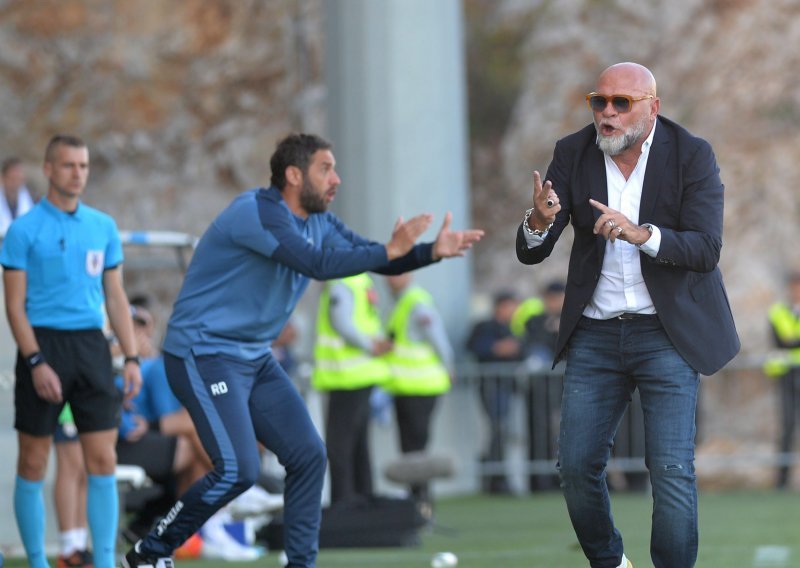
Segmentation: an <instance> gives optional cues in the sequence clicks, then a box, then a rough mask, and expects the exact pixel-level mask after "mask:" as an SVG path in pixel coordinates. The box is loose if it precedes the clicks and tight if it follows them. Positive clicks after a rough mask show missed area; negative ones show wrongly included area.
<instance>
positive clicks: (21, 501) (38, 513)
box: [14, 475, 50, 568]
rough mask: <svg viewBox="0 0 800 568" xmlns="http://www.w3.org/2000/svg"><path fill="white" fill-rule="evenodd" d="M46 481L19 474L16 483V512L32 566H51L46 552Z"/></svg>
mask: <svg viewBox="0 0 800 568" xmlns="http://www.w3.org/2000/svg"><path fill="white" fill-rule="evenodd" d="M43 485H44V481H41V480H40V481H29V480H27V479H24V478H22V477H20V476H19V475H17V481H16V483H15V484H14V514H15V515H16V517H17V527H19V535H20V537H22V544H23V545H24V546H25V554H27V555H28V564H29V565H30V566H31V568H49V566H50V565H49V564H48V563H47V557H46V556H45V554H44V497H43V495H42V486H43Z"/></svg>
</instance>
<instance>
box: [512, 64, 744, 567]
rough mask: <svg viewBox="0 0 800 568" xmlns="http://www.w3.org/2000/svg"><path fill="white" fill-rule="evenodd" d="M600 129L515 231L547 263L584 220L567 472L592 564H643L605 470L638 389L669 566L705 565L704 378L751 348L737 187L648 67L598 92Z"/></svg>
mask: <svg viewBox="0 0 800 568" xmlns="http://www.w3.org/2000/svg"><path fill="white" fill-rule="evenodd" d="M586 101H587V103H588V104H589V108H590V109H591V111H592V116H593V119H594V121H593V124H590V125H588V126H586V127H585V128H583V129H582V130H580V131H578V132H576V133H574V134H571V135H570V136H567V137H566V138H563V139H561V140H559V141H558V143H557V144H556V148H555V151H554V154H553V160H552V162H551V163H550V166H549V167H548V170H547V175H546V176H545V180H546V181H545V182H544V183H542V179H541V178H540V176H539V173H538V172H534V189H533V206H532V207H531V208H530V209H528V210H527V212H526V215H525V219H524V221H523V222H522V223H521V224H520V226H519V228H518V230H517V245H516V249H517V258H518V259H519V260H520V261H521V262H523V263H524V264H538V263H540V262H542V261H543V260H544V259H545V258H547V257H548V256H549V255H550V253H551V252H552V251H553V247H554V245H555V243H556V241H557V240H558V238H559V236H560V234H561V232H562V231H563V230H564V229H565V228H566V226H567V224H572V227H573V230H574V241H573V245H572V253H571V255H570V260H569V274H568V276H567V286H566V291H565V298H564V307H563V310H562V313H561V322H560V325H559V335H558V340H557V343H556V349H555V360H556V361H558V360H561V359H566V362H567V366H566V371H565V375H564V389H563V398H562V403H561V429H560V434H559V453H558V459H559V473H560V475H561V481H562V488H563V491H564V497H565V499H566V502H567V509H568V510H569V514H570V518H571V520H572V525H573V528H574V529H575V533H576V535H577V536H578V540H579V541H580V544H581V547H582V548H583V552H584V554H585V555H586V557H587V558H588V559H589V562H590V564H591V566H592V568H630V567H631V566H632V565H631V563H630V561H629V560H628V559H627V558H626V557H625V554H624V549H623V543H622V535H621V534H620V532H619V531H618V530H617V528H616V527H615V526H614V521H613V518H612V516H611V510H610V499H609V495H608V486H607V484H606V471H605V469H606V464H607V462H608V459H609V454H610V452H611V447H612V445H613V440H614V435H615V433H616V430H617V427H618V425H619V423H620V420H621V418H622V415H623V413H624V412H625V409H626V408H627V406H628V403H629V402H630V400H631V395H632V393H633V391H634V389H638V390H639V395H640V398H641V401H642V409H643V411H644V430H645V444H646V448H645V464H646V465H647V468H648V469H649V472H650V481H651V484H652V487H653V498H654V504H653V521H652V522H653V526H652V533H651V539H650V556H651V559H652V561H653V565H654V566H655V567H656V568H674V567H676V566H680V567H681V568H691V567H692V566H694V565H695V562H696V560H697V549H698V531H697V488H696V480H695V474H694V438H695V410H696V406H697V393H698V388H699V374H700V373H702V374H705V375H709V374H713V373H715V372H716V371H718V370H719V369H720V368H722V366H723V365H725V364H726V363H727V362H728V361H730V359H732V358H733V356H734V355H735V354H736V353H737V352H738V350H739V338H738V335H737V333H736V327H735V325H734V321H733V316H732V315H731V309H730V306H729V304H728V298H727V295H726V293H725V287H724V285H723V282H722V275H721V273H720V271H719V268H718V266H717V265H718V263H719V257H720V250H721V248H722V210H723V193H724V186H723V185H722V182H721V181H720V177H719V168H718V167H717V163H716V159H715V158H714V153H713V151H712V149H711V146H710V145H709V144H708V142H706V141H705V140H703V139H701V138H697V137H695V136H693V135H691V134H690V133H689V132H687V131H686V130H685V129H684V128H682V127H681V126H679V125H678V124H676V123H674V122H672V121H671V120H668V119H666V118H664V117H662V116H660V115H659V109H660V99H659V98H658V96H657V94H656V81H655V78H654V77H653V74H652V73H651V72H650V70H649V69H647V68H646V67H643V66H642V65H639V64H636V63H618V64H616V65H612V66H611V67H609V68H608V69H606V70H605V71H603V72H602V73H601V74H600V76H599V78H598V80H597V85H596V88H595V91H593V92H591V93H589V94H588V95H586Z"/></svg>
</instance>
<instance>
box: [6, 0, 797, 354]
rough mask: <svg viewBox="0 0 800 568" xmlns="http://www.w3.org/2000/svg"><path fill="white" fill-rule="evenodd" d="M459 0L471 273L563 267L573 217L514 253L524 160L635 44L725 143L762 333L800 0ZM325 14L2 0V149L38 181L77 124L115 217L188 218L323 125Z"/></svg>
mask: <svg viewBox="0 0 800 568" xmlns="http://www.w3.org/2000/svg"><path fill="white" fill-rule="evenodd" d="M465 13H466V14H467V18H468V27H467V29H468V30H470V32H469V34H468V37H467V40H468V50H469V51H468V54H469V57H468V62H469V64H470V77H471V82H470V102H471V105H472V107H473V109H472V111H471V116H472V119H473V120H472V124H471V130H472V132H473V142H472V166H473V210H474V211H475V224H476V225H478V226H482V227H485V228H486V229H487V230H488V232H489V235H488V238H487V239H486V240H485V241H484V242H482V243H481V245H480V246H479V247H477V248H476V250H475V252H474V255H475V259H476V267H477V273H476V278H475V286H476V290H477V291H478V292H484V293H489V292H491V291H492V290H493V289H495V288H497V287H500V286H508V285H509V284H511V285H513V286H516V287H517V288H518V289H519V291H520V292H523V293H526V294H533V293H535V292H536V291H537V288H538V286H539V285H540V284H542V283H543V282H545V281H546V280H547V279H549V278H551V277H556V276H562V275H563V274H565V272H566V258H567V255H568V250H569V242H568V241H569V235H565V238H564V239H563V241H564V242H562V243H560V244H559V246H558V247H557V249H556V251H555V252H554V258H551V259H550V260H549V261H548V262H547V263H545V264H544V265H543V266H542V268H541V269H537V270H531V269H529V268H526V267H523V266H522V265H520V264H518V263H517V261H516V260H515V258H514V254H513V239H514V231H515V227H516V225H517V224H518V222H519V219H520V216H521V212H522V211H524V209H525V208H526V207H527V204H528V202H529V200H530V191H531V190H530V176H531V171H532V170H533V169H536V168H538V169H541V170H544V169H545V168H546V167H547V164H548V162H549V159H550V156H551V152H552V148H553V144H554V142H555V140H556V139H558V138H559V137H561V136H563V135H565V134H567V133H569V132H572V131H573V130H575V129H577V128H579V127H580V126H582V125H584V124H586V123H587V122H588V121H589V120H590V115H589V113H588V111H587V110H586V108H585V104H584V102H583V94H584V93H585V92H586V91H587V90H589V89H591V87H592V85H593V82H594V79H595V77H596V75H597V73H598V72H599V71H600V70H601V69H602V68H604V67H605V66H607V65H608V64H611V63H613V62H616V61H621V60H628V59H632V60H636V61H639V62H641V63H643V64H645V65H647V66H649V67H650V68H651V69H652V70H653V72H654V73H655V75H656V78H657V79H658V82H659V94H660V96H661V97H662V113H663V114H664V115H665V116H668V117H671V118H673V119H675V120H678V121H679V122H681V123H682V124H684V125H685V126H686V127H687V128H689V129H690V130H692V131H693V132H695V133H697V134H698V135H700V136H703V137H705V138H707V139H708V140H709V141H710V142H711V143H712V145H713V146H714V148H715V150H716V153H717V158H718V161H719V164H720V168H721V172H722V177H723V181H724V182H725V183H726V193H727V201H726V211H725V222H726V234H725V246H724V249H723V258H722V268H723V270H724V273H725V275H726V280H727V284H728V288H729V293H730V296H731V301H732V304H733V307H734V312H735V315H736V318H737V321H738V322H739V329H740V332H741V334H742V337H743V340H744V342H743V343H744V346H743V349H744V351H745V352H746V353H756V352H759V351H762V350H763V349H764V348H765V347H766V337H767V336H766V333H765V325H764V311H765V308H766V306H767V305H768V304H769V303H770V302H771V301H773V300H774V299H775V298H777V297H779V296H780V294H781V291H782V290H781V287H782V286H781V275H782V274H783V272H784V270H785V267H787V266H795V267H798V266H800V254H798V252H797V248H796V246H794V240H795V239H794V235H795V232H796V228H797V225H798V218H799V217H800V206H799V205H798V203H800V199H798V191H797V190H796V189H795V188H794V184H795V182H796V180H797V179H800V175H799V174H800V171H798V170H800V166H799V165H798V160H797V157H796V156H797V148H796V146H797V141H796V135H794V133H795V124H796V122H797V119H798V118H800V95H799V94H798V93H800V88H798V87H799V85H798V83H800V74H798V73H797V72H796V71H797V69H798V68H799V67H800V61H798V60H799V59H800V52H798V50H795V49H787V47H788V46H793V45H795V44H796V43H797V42H798V40H800V18H798V17H797V16H798V15H800V6H799V5H798V4H797V3H796V2H792V1H790V0H775V1H772V0H752V1H744V0H740V1H735V2H733V1H732V2H721V1H719V2H707V1H701V0H676V1H675V2H637V3H613V2H612V3H609V2H603V3H598V2H593V1H589V0H567V1H564V2H541V1H536V0H505V1H503V2H484V1H480V0H467V1H466V2H465ZM323 18H324V9H323V5H322V3H320V2H318V1H312V0H305V1H292V0H278V1H274V2H269V3H265V2H261V1H258V0H241V1H233V0H186V1H184V2H158V1H157V0H143V1H133V0H124V1H120V2H113V3H109V2H104V1H102V0H63V1H54V0H53V1H47V0H38V1H36V2H23V1H13V0H6V1H0V21H2V27H0V101H2V118H0V120H2V134H3V135H2V136H0V156H7V155H10V154H18V155H21V156H22V157H23V158H24V159H26V160H27V161H28V162H29V163H30V164H32V165H35V166H36V167H32V168H31V170H32V171H34V170H36V171H35V172H34V179H33V183H34V185H35V186H37V187H38V188H39V189H40V190H42V189H43V188H44V181H43V180H42V179H41V177H40V176H39V175H38V164H39V163H40V161H41V153H42V148H43V146H44V144H45V143H46V141H47V139H48V138H49V137H50V135H51V134H53V133H55V132H63V131H70V132H75V133H80V135H81V136H83V137H85V138H86V140H87V141H88V142H89V144H90V147H91V150H92V177H91V181H90V188H89V190H88V194H87V200H88V201H90V202H91V203H92V204H94V205H96V206H98V207H100V208H101V209H104V210H106V211H108V212H110V213H111V214H113V215H114V216H115V217H116V218H117V219H118V221H119V224H120V226H121V227H127V228H142V229H165V228H166V229H173V230H181V231H187V232H191V233H195V234H199V233H200V232H201V231H202V230H203V229H204V227H205V226H206V225H207V223H208V222H209V220H210V219H211V218H212V217H213V216H214V215H215V214H216V212H217V211H219V210H220V208H222V207H224V205H225V204H226V203H227V202H228V201H229V200H230V198H231V197H232V195H234V194H235V193H237V192H239V191H241V190H242V189H245V188H247V187H250V186H254V185H258V184H264V183H267V182H268V176H269V165H268V163H267V160H268V157H269V155H270V153H271V152H272V150H273V148H274V144H275V142H276V140H277V139H278V138H279V137H281V136H283V135H284V134H285V133H287V132H289V131H292V130H299V129H308V130H317V131H319V130H324V124H325V108H324V102H325V89H324V83H323V75H322V53H323V49H324V34H323ZM765 32H768V33H765ZM486 38H489V39H488V41H487V40H486ZM492 54H497V55H498V56H497V57H492ZM476 77H477V80H476ZM492 81H494V82H492ZM487 86H488V89H487Z"/></svg>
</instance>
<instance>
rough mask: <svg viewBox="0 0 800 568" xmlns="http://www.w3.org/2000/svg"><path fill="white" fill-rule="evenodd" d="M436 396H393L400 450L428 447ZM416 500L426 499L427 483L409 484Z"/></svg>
mask: <svg viewBox="0 0 800 568" xmlns="http://www.w3.org/2000/svg"><path fill="white" fill-rule="evenodd" d="M438 399H439V397H438V396H395V397H394V411H395V415H396V416H397V429H398V432H399V434H400V450H402V452H403V453H404V454H407V453H409V452H419V451H422V450H424V449H425V448H427V447H428V440H429V439H430V430H431V419H432V418H433V411H434V409H435V408H436V401H437V400H438ZM411 493H412V494H413V495H414V497H416V498H417V499H418V500H423V501H428V500H429V495H428V493H429V491H428V484H427V483H425V484H419V485H412V486H411Z"/></svg>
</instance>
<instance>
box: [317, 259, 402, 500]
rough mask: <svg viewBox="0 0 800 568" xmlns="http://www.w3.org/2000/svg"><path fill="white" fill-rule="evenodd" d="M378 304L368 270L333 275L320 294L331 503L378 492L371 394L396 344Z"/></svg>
mask: <svg viewBox="0 0 800 568" xmlns="http://www.w3.org/2000/svg"><path fill="white" fill-rule="evenodd" d="M377 304H378V294H377V292H376V290H375V286H374V283H373V281H372V278H371V277H370V276H369V275H368V274H366V273H364V274H359V275H356V276H350V277H348V278H343V279H341V280H332V281H329V282H328V283H327V284H326V285H325V288H324V289H323V292H322V295H321V296H320V300H319V311H318V314H317V339H316V344H315V346H314V372H313V374H312V378H311V380H312V384H313V386H314V388H315V389H317V390H320V391H327V392H328V417H327V421H326V427H325V444H326V446H327V449H328V463H329V465H330V475H331V477H330V479H331V504H335V503H339V502H343V501H350V500H354V499H362V498H366V497H370V496H371V495H372V494H373V491H372V462H371V460H370V454H369V436H368V434H369V418H370V395H371V393H372V388H373V386H375V385H380V384H382V383H384V382H386V380H387V379H388V378H389V366H388V365H387V363H386V361H385V360H383V359H382V358H381V357H380V356H381V355H383V354H384V353H386V352H387V351H389V350H390V349H391V347H392V344H391V342H390V341H389V340H388V339H386V336H385V334H384V332H383V326H382V325H381V319H380V315H379V313H378V307H377Z"/></svg>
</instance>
